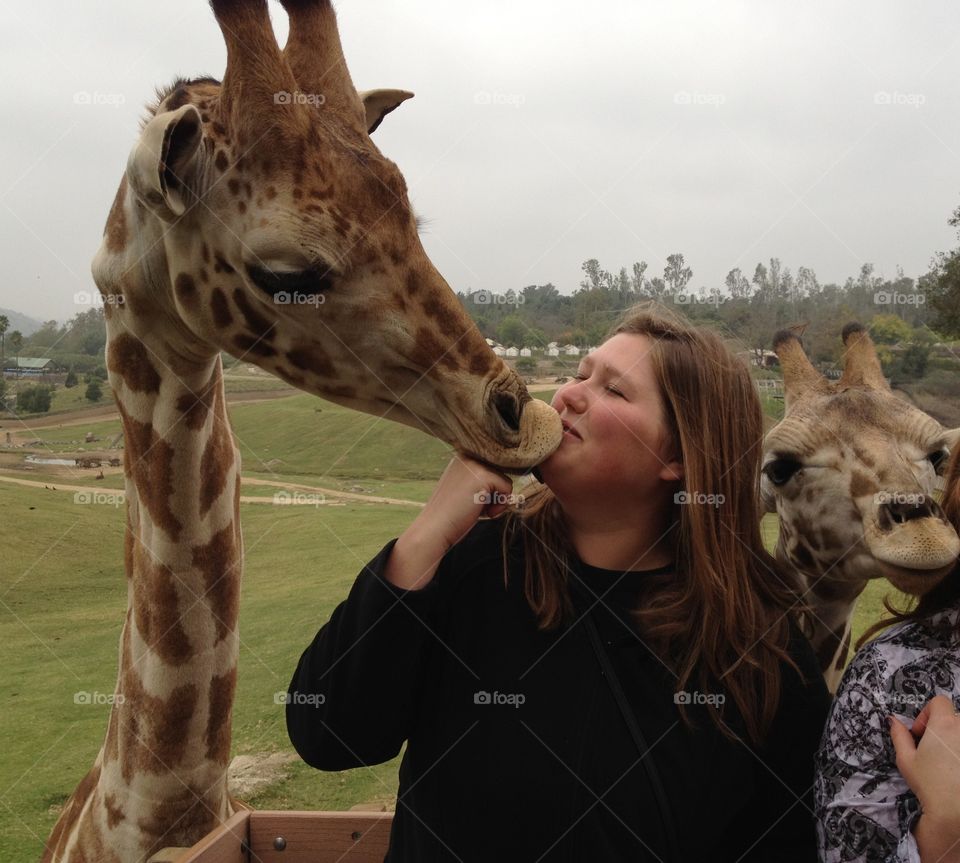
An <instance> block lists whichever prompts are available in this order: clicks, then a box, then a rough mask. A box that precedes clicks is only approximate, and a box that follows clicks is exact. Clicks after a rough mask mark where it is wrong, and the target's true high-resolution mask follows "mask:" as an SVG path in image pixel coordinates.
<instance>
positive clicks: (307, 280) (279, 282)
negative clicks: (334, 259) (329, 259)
mask: <svg viewBox="0 0 960 863" xmlns="http://www.w3.org/2000/svg"><path fill="white" fill-rule="evenodd" d="M247 273H248V274H249V276H250V280H251V281H252V282H253V283H254V284H255V285H256V286H257V287H258V288H259V289H260V290H261V291H263V292H264V293H265V294H268V295H269V296H271V297H274V296H276V295H277V294H279V293H281V292H285V293H288V294H293V293H298V294H307V295H311V296H313V295H316V294H322V293H324V292H325V291H328V290H329V289H330V288H331V287H333V272H332V270H331V269H330V267H328V266H327V265H326V264H324V263H322V262H318V263H316V264H313V265H312V266H310V267H308V268H307V269H305V270H290V271H282V272H279V271H275V270H268V269H266V268H265V267H247Z"/></svg>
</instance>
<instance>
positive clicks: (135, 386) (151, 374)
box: [107, 333, 160, 393]
mask: <svg viewBox="0 0 960 863" xmlns="http://www.w3.org/2000/svg"><path fill="white" fill-rule="evenodd" d="M107 368H108V369H109V370H110V371H112V372H114V373H116V374H118V375H120V377H121V378H123V382H124V384H126V386H127V387H128V388H129V389H131V390H133V391H134V392H138V393H157V392H160V375H159V374H158V373H157V370H156V369H155V368H154V367H153V363H152V362H151V361H150V356H149V354H148V353H147V349H146V348H145V347H144V345H143V342H141V341H140V339H138V338H136V337H134V336H131V335H129V334H127V333H124V334H123V335H119V336H117V337H116V338H114V339H112V340H111V341H110V343H109V345H108V346H107Z"/></svg>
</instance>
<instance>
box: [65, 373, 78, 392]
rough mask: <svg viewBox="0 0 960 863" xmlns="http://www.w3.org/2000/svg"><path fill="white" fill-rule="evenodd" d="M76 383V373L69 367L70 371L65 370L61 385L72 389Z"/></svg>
mask: <svg viewBox="0 0 960 863" xmlns="http://www.w3.org/2000/svg"><path fill="white" fill-rule="evenodd" d="M77 383H78V381H77V373H76V372H75V371H74V370H73V369H70V371H69V372H67V379H66V380H65V381H64V382H63V385H64V386H65V387H66V388H67V389H68V390H69V389H73V387H75V386H76V385H77Z"/></svg>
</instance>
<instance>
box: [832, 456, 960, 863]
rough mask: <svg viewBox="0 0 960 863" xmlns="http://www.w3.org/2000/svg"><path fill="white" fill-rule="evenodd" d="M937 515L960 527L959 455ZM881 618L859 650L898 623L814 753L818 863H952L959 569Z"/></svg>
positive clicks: (856, 666) (864, 663)
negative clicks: (912, 605)
mask: <svg viewBox="0 0 960 863" xmlns="http://www.w3.org/2000/svg"><path fill="white" fill-rule="evenodd" d="M943 509H944V512H945V514H946V516H947V518H949V519H950V521H951V522H952V523H953V525H954V526H955V527H957V528H958V529H960V447H958V448H957V449H956V451H955V452H954V454H953V458H952V459H951V462H950V466H949V468H948V470H947V478H946V493H945V495H944V501H943ZM888 608H889V607H888ZM889 610H890V611H891V613H892V615H893V616H892V618H890V619H888V620H884V621H881V622H880V623H878V624H877V625H875V626H874V627H873V628H872V629H871V630H868V632H867V633H866V634H865V635H864V637H863V638H862V639H861V644H862V643H863V641H865V640H866V639H867V638H869V637H870V635H872V634H874V633H876V632H877V631H878V630H880V629H883V628H885V627H887V626H889V625H890V624H891V623H896V624H897V625H896V626H894V627H893V628H891V629H888V630H887V631H886V632H884V633H883V635H881V636H879V637H877V638H875V639H874V640H873V641H871V642H870V643H869V644H867V645H866V647H863V648H861V650H860V651H859V652H858V653H857V655H856V656H855V657H854V658H853V661H852V662H851V663H850V666H849V667H848V668H847V671H846V673H845V674H844V677H843V681H842V682H841V684H840V688H839V689H838V690H837V698H836V701H835V703H834V706H833V709H832V710H831V713H830V719H829V721H828V723H827V727H826V730H825V731H824V736H823V742H822V743H821V746H820V751H819V753H818V755H817V791H816V796H817V816H818V826H817V831H818V834H819V839H820V859H821V860H822V861H825V863H835V861H841V860H842V861H844V863H846V861H851V863H858V861H859V863H865V861H871V863H873V861H903V863H907V861H909V863H918V861H922V863H960V717H958V716H957V713H956V709H955V705H957V706H960V566H958V567H957V568H955V569H954V570H953V572H952V573H951V574H950V575H948V576H947V577H946V578H945V579H944V580H943V581H942V582H941V583H940V584H939V585H937V587H935V588H934V589H933V590H932V591H930V593H928V594H926V595H925V596H923V597H922V598H921V599H920V601H919V602H918V604H917V606H916V608H914V609H913V610H912V611H908V612H897V611H895V610H894V609H892V608H890V609H889ZM908 729H909V730H908Z"/></svg>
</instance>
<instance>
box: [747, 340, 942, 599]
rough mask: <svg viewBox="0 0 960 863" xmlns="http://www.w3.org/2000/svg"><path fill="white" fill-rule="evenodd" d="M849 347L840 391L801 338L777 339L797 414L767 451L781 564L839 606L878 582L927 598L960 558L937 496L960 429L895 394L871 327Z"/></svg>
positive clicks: (767, 489) (767, 497)
mask: <svg viewBox="0 0 960 863" xmlns="http://www.w3.org/2000/svg"><path fill="white" fill-rule="evenodd" d="M843 342H844V346H845V348H846V357H845V362H844V369H843V376H842V377H841V378H840V380H839V381H837V382H836V383H832V382H829V381H827V380H826V379H825V378H824V377H823V376H821V375H820V373H819V372H818V371H816V369H814V368H813V366H812V365H811V363H810V361H809V360H808V359H807V356H806V354H805V353H804V351H803V348H802V346H801V344H800V341H799V339H798V338H797V336H796V335H794V334H793V333H791V332H786V331H785V332H780V333H778V334H777V336H776V337H775V340H774V350H775V351H776V353H777V356H778V357H779V358H780V364H781V367H782V369H783V380H784V392H785V400H786V413H785V416H784V418H783V420H782V421H781V422H780V423H779V424H778V425H777V426H775V427H774V428H773V429H772V430H771V431H770V432H769V433H768V434H767V436H766V439H765V441H764V466H763V474H762V479H761V493H762V495H763V498H764V501H765V503H766V505H767V508H768V509H769V510H771V511H774V510H775V511H776V512H777V514H778V515H779V519H780V542H779V545H778V549H777V551H778V555H779V556H780V557H781V558H782V559H784V560H785V561H786V562H788V563H789V564H791V565H792V566H793V567H794V568H795V569H796V570H797V571H799V572H801V573H804V574H805V575H806V576H807V577H808V578H810V579H816V581H817V582H818V583H819V589H820V591H821V592H822V591H823V590H828V591H831V590H832V591H833V592H834V594H835V595H836V596H837V597H838V598H839V597H841V596H844V595H845V596H846V597H847V598H853V597H855V596H856V595H857V594H858V593H859V592H860V591H861V590H862V588H863V585H864V584H865V583H866V580H867V579H870V578H876V577H886V578H887V579H889V580H890V581H891V582H892V583H893V585H894V586H895V587H897V588H898V589H900V590H902V591H904V592H906V593H910V594H913V595H922V594H924V593H926V592H927V591H928V590H930V589H931V588H933V587H935V586H936V585H937V584H938V583H939V582H940V581H941V580H942V579H943V577H944V576H945V575H946V574H947V573H948V572H949V571H950V570H951V568H952V567H953V565H954V563H955V561H956V558H957V555H958V554H960V539H958V537H957V534H956V532H955V531H954V529H953V528H952V527H951V526H950V524H949V522H948V521H947V519H946V518H945V517H944V515H943V512H942V511H941V509H940V507H939V505H938V504H937V503H936V501H935V500H934V498H933V496H932V495H933V491H934V485H935V482H936V478H937V476H938V475H939V474H942V472H943V470H944V469H945V467H946V464H947V456H948V454H949V450H950V447H952V446H955V445H957V443H958V441H960V429H954V430H952V431H948V430H946V429H944V428H943V427H942V426H941V425H940V423H938V422H937V421H936V420H934V419H933V418H932V417H930V416H928V415H927V414H925V413H923V411H920V410H918V409H917V408H915V407H913V406H912V405H910V404H908V403H907V402H906V401H903V400H902V399H900V398H898V397H897V396H895V395H894V394H893V393H892V392H891V391H890V387H889V385H888V384H887V381H886V379H885V378H884V376H883V372H882V370H881V368H880V363H879V361H878V359H877V355H876V350H875V348H874V345H873V342H872V341H871V339H870V336H869V335H868V334H867V333H866V331H865V330H864V328H863V327H862V326H860V325H859V324H848V325H847V326H846V327H844V329H843Z"/></svg>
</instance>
